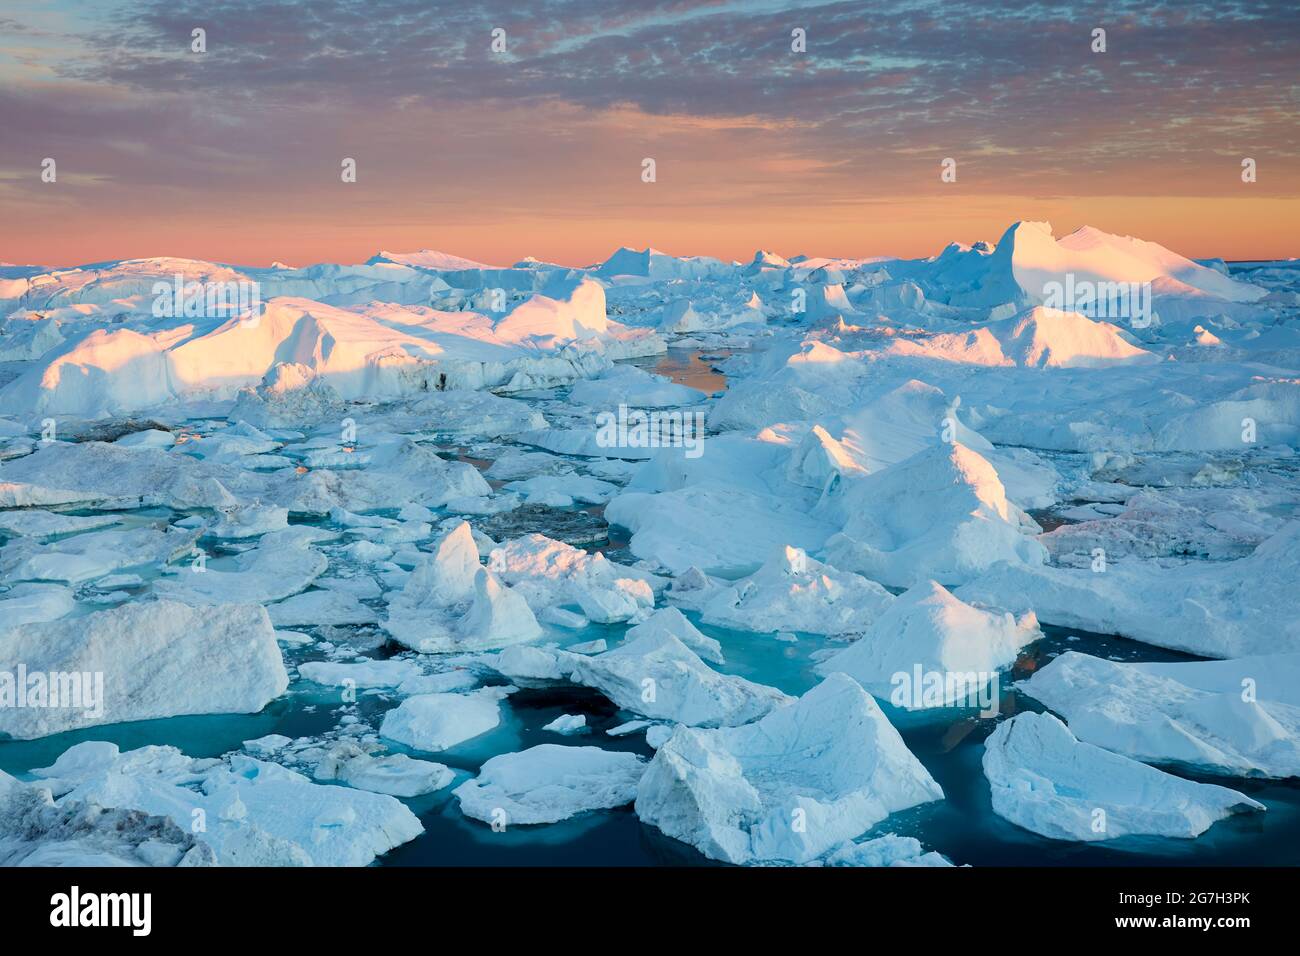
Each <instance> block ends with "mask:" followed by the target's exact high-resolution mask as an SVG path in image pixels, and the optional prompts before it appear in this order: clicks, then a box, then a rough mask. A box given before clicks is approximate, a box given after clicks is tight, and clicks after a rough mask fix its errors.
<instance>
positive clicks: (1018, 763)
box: [984, 713, 1264, 842]
mask: <svg viewBox="0 0 1300 956" xmlns="http://www.w3.org/2000/svg"><path fill="white" fill-rule="evenodd" d="M984 746H985V750H984V776H985V777H987V778H988V781H989V785H990V786H991V787H992V788H993V812H994V813H996V814H997V815H998V816H1000V817H1005V818H1006V819H1007V820H1010V821H1011V822H1012V823H1014V824H1016V826H1020V827H1024V828H1025V829H1026V830H1032V831H1033V832H1034V833H1038V834H1041V835H1042V836H1045V837H1050V838H1052V839H1054V840H1080V841H1088V842H1095V841H1100V840H1115V839H1118V838H1119V837H1124V836H1139V835H1144V834H1146V835H1152V836H1167V837H1181V838H1184V839H1190V838H1192V837H1197V836H1200V835H1201V834H1202V833H1204V832H1205V831H1206V830H1208V829H1209V828H1210V826H1212V825H1213V824H1214V823H1215V822H1217V821H1219V820H1222V819H1224V818H1225V817H1227V816H1230V815H1232V814H1234V813H1243V812H1247V811H1251V810H1263V809H1264V805H1263V804H1261V803H1259V802H1257V801H1255V800H1252V799H1251V798H1250V797H1247V796H1245V795H1244V794H1240V793H1238V792H1237V791H1235V790H1229V789H1228V788H1226V787H1220V786H1216V785H1214V784H1206V783H1193V782H1191V781H1190V780H1184V779H1183V778H1181V777H1175V776H1174V775H1173V774H1168V773H1165V772H1164V771H1163V770H1157V769H1155V768H1154V767H1148V766H1147V765H1146V764H1143V763H1138V762H1137V761H1136V760H1130V759H1129V758H1128V757H1123V756H1120V755H1119V754H1114V753H1111V752H1110V751H1108V750H1102V749H1101V748H1100V747H1094V746H1093V745H1092V744H1086V743H1082V742H1080V741H1079V740H1077V739H1076V738H1075V736H1074V735H1073V734H1071V733H1070V730H1069V728H1068V727H1066V726H1065V724H1063V723H1061V722H1060V721H1059V720H1057V719H1056V718H1055V717H1053V716H1052V715H1051V714H1033V713H1022V714H1017V715H1016V716H1015V717H1012V718H1011V719H1010V720H1007V721H1004V722H1003V723H1001V724H999V725H998V728H997V730H995V731H993V733H992V735H991V736H990V737H989V738H988V740H986V741H985V744H984Z"/></svg>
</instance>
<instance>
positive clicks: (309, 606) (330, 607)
mask: <svg viewBox="0 0 1300 956" xmlns="http://www.w3.org/2000/svg"><path fill="white" fill-rule="evenodd" d="M267 611H268V612H270V615H271V623H272V624H274V625H275V626H276V627H313V626H315V625H319V624H330V625H333V626H336V627H343V626H345V625H360V624H374V623H376V622H377V621H378V620H379V616H378V615H377V614H376V613H375V611H374V609H373V608H370V607H367V606H366V605H364V604H362V603H361V602H360V601H358V600H357V599H356V598H355V597H353V596H352V595H351V594H349V593H347V592H346V591H334V590H326V591H322V590H315V591H304V592H303V593H302V594H295V595H294V596H293V597H291V598H286V599H285V600H283V601H280V602H278V603H276V604H271V605H268V606H267Z"/></svg>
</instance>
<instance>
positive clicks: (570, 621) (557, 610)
mask: <svg viewBox="0 0 1300 956" xmlns="http://www.w3.org/2000/svg"><path fill="white" fill-rule="evenodd" d="M537 619H538V620H539V621H541V622H542V623H544V624H554V625H555V626H556V627H563V628H567V629H568V630H570V631H580V630H582V629H583V628H584V627H586V626H587V625H588V624H590V623H591V622H590V621H588V620H587V619H586V618H585V617H583V616H582V615H581V614H575V613H574V612H573V611H566V610H565V609H564V608H562V607H556V606H555V605H551V606H550V607H548V608H546V609H545V610H543V611H542V613H540V614H538V615H537ZM602 650H603V648H602Z"/></svg>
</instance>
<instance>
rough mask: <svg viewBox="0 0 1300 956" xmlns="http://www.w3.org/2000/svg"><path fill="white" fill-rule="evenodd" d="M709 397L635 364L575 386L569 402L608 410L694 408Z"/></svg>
mask: <svg viewBox="0 0 1300 956" xmlns="http://www.w3.org/2000/svg"><path fill="white" fill-rule="evenodd" d="M707 397H708V396H706V395H705V394H704V393H703V392H701V391H699V390H698V389H694V388H689V387H687V386H685V385H676V384H674V383H673V382H671V381H670V380H669V379H667V378H665V377H663V376H662V375H652V374H651V373H649V372H647V371H645V370H644V369H639V368H637V367H636V366H635V365H611V366H610V367H609V368H607V369H605V370H603V371H602V372H600V373H599V374H598V375H596V376H595V377H594V378H589V379H585V380H583V381H580V382H576V383H574V386H573V388H572V389H571V390H570V391H569V401H571V402H576V403H577V404H579V405H587V406H590V407H599V408H602V409H606V410H616V409H617V408H618V406H619V405H627V406H630V407H633V408H664V407H668V406H673V405H693V404H695V403H696V402H702V401H704V399H705V398H707Z"/></svg>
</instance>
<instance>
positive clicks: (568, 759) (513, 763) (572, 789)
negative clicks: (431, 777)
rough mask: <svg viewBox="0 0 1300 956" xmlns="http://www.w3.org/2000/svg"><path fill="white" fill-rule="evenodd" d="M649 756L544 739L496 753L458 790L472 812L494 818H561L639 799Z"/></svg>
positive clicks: (478, 817) (519, 821)
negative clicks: (544, 741)
mask: <svg viewBox="0 0 1300 956" xmlns="http://www.w3.org/2000/svg"><path fill="white" fill-rule="evenodd" d="M644 769H645V758H643V757H639V756H637V755H636V754H633V753H625V752H620V751H609V750H601V749H600V748H599V747H564V746H560V745H558V744H540V745H539V746H536V747H531V748H529V749H528V750H524V751H520V752H519V753H510V754H501V755H499V756H496V757H492V758H491V759H490V760H488V761H487V762H486V763H484V764H483V767H482V768H481V769H480V770H479V775H478V776H477V777H476V778H474V779H473V780H467V781H465V782H464V783H462V784H461V785H460V786H459V787H457V788H456V789H455V790H454V791H453V792H454V793H455V795H456V797H457V799H459V800H460V809H461V812H462V813H464V814H465V815H466V816H467V817H473V818H474V819H476V820H483V821H484V822H487V823H493V822H496V821H497V820H501V816H500V814H501V811H504V812H505V817H504V820H501V822H503V823H505V824H506V825H507V826H509V825H510V824H524V825H528V824H539V823H556V822H558V821H560V820H567V819H569V817H572V816H576V815H578V814H579V813H586V812H589V811H592V810H605V809H609V808H611V807H620V806H623V805H624V804H628V803H631V802H632V801H633V800H634V799H636V785H637V781H638V780H639V779H640V778H641V773H642V771H643V770H644Z"/></svg>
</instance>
